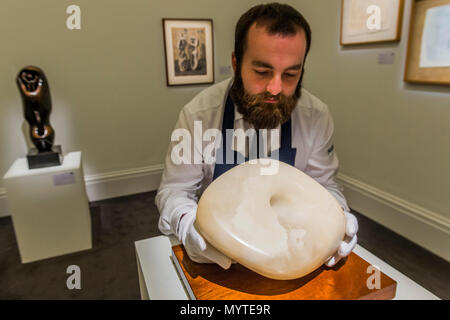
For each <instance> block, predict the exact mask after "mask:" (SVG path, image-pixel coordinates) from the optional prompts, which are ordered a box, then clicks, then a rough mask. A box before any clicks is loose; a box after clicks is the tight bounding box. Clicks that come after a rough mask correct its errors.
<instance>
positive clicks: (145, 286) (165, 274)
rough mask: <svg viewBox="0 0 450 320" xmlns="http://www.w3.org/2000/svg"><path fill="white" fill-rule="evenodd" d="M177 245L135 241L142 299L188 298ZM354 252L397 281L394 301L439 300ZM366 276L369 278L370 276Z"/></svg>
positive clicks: (164, 241) (174, 242) (382, 264)
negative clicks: (174, 257)
mask: <svg viewBox="0 0 450 320" xmlns="http://www.w3.org/2000/svg"><path fill="white" fill-rule="evenodd" d="M177 244H179V241H178V240H177V239H176V238H175V237H173V236H170V237H167V236H158V237H153V238H149V239H145V240H140V241H136V242H135V247H136V258H137V265H138V273H139V285H140V290H141V298H142V299H154V300H173V299H177V300H186V299H189V295H188V294H187V292H186V290H185V288H184V286H183V283H182V280H181V279H180V277H179V275H178V273H177V271H176V269H175V266H174V264H173V262H172V260H171V254H172V246H173V245H177ZM354 252H355V253H356V254H357V255H359V256H360V257H361V258H363V259H364V260H366V261H367V262H369V263H370V264H372V265H374V266H376V267H378V268H379V269H380V270H381V272H383V273H385V274H386V275H388V276H389V277H391V278H392V279H394V280H395V281H397V292H396V295H395V298H394V300H437V299H439V298H438V297H436V296H435V295H434V294H432V293H431V292H429V291H428V290H426V289H424V288H423V287H421V286H420V285H418V284H417V283H415V282H414V281H412V280H411V279H409V278H408V277H406V276H405V275H403V274H402V273H401V272H399V271H397V270H395V269H394V268H392V267H391V266H389V265H388V264H387V263H385V262H384V261H382V260H380V259H379V258H377V257H376V256H374V255H373V254H371V253H370V252H369V251H367V250H366V249H364V248H363V247H361V246H359V245H356V248H355V250H354ZM367 276H368V277H369V276H370V274H368V275H367Z"/></svg>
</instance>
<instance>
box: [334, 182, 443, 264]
mask: <svg viewBox="0 0 450 320" xmlns="http://www.w3.org/2000/svg"><path fill="white" fill-rule="evenodd" d="M337 181H338V182H339V183H341V184H342V185H343V186H344V190H345V191H344V193H345V197H346V198H347V201H348V204H349V206H350V207H351V208H352V209H354V210H355V211H357V212H359V213H361V214H363V215H364V216H367V217H368V218H370V219H372V220H374V221H376V222H378V223H380V224H381V225H383V226H385V227H386V228H388V229H390V230H392V231H394V232H396V233H398V234H400V235H401V236H403V237H405V238H407V239H408V240H410V241H412V242H414V243H416V244H418V245H419V246H421V247H423V248H425V249H427V250H429V251H431V252H433V253H434V254H436V255H438V256H440V257H442V258H443V259H445V260H447V261H450V247H449V246H450V219H448V218H446V217H443V216H442V215H439V214H437V213H435V212H432V211H430V210H428V209H426V208H423V207H420V206H417V205H415V204H413V203H411V202H408V201H405V200H403V199H401V198H398V197H396V196H394V195H392V194H389V193H386V192H384V191H382V190H380V189H377V188H375V187H373V186H370V185H368V184H365V183H363V182H361V181H358V180H356V179H353V178H351V177H349V176H346V175H344V174H341V173H339V174H338V175H337Z"/></svg>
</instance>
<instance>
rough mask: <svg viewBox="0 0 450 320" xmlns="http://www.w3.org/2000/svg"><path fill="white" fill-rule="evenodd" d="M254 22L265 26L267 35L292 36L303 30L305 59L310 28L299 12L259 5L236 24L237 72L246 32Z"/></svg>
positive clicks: (244, 47)
mask: <svg viewBox="0 0 450 320" xmlns="http://www.w3.org/2000/svg"><path fill="white" fill-rule="evenodd" d="M255 22H256V24H257V25H258V26H265V27H266V28H267V31H268V33H269V34H281V35H283V36H294V35H295V34H296V33H297V32H298V31H299V30H304V31H305V34H306V52H305V59H306V56H307V55H308V51H309V48H310V46H311V28H310V27H309V24H308V21H306V19H305V18H304V17H303V16H302V15H301V13H300V12H298V11H297V10H295V9H294V8H292V7H291V6H289V5H287V4H280V3H269V4H261V5H257V6H255V7H253V8H251V9H250V10H248V11H247V12H246V13H244V14H243V15H242V16H241V17H240V18H239V21H238V23H237V24H236V31H235V34H234V54H235V56H236V62H237V68H238V70H240V66H241V62H242V57H243V56H244V52H245V50H246V46H247V34H248V30H249V29H250V27H251V26H252V25H253V23H255Z"/></svg>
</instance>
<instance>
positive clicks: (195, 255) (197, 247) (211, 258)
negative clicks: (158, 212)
mask: <svg viewBox="0 0 450 320" xmlns="http://www.w3.org/2000/svg"><path fill="white" fill-rule="evenodd" d="M196 213H197V208H195V209H194V210H192V211H190V212H188V213H186V214H185V215H184V216H182V217H181V220H180V222H179V223H178V239H179V240H180V241H181V242H182V243H183V245H184V248H185V249H186V252H187V254H188V255H189V258H191V260H192V261H195V262H199V263H217V264H218V265H219V266H221V267H222V268H224V269H228V268H229V267H230V266H231V259H230V258H228V257H227V256H225V255H224V254H223V253H221V252H219V251H218V250H217V249H215V248H214V247H213V246H212V245H210V244H207V243H206V241H205V239H203V237H202V236H201V235H200V234H199V233H198V231H197V229H195V226H194V221H195V217H196Z"/></svg>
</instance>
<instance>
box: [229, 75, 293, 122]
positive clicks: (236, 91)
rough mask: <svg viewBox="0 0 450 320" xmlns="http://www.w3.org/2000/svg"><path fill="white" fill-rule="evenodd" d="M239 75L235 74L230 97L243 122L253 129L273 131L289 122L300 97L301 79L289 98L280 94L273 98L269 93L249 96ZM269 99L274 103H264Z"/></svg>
mask: <svg viewBox="0 0 450 320" xmlns="http://www.w3.org/2000/svg"><path fill="white" fill-rule="evenodd" d="M239 73H240V72H236V76H235V79H234V81H233V84H232V85H231V88H230V95H231V98H232V99H233V102H234V103H235V104H236V105H237V110H238V111H239V112H240V113H241V114H242V115H243V117H244V120H245V121H247V122H248V123H250V124H252V125H253V126H254V127H255V129H274V128H276V127H277V126H278V125H282V124H283V123H285V122H286V121H288V120H289V118H290V117H291V113H292V111H293V110H294V108H295V106H296V105H297V101H298V99H299V98H300V95H301V79H300V80H299V84H298V86H297V90H296V91H295V93H294V94H293V95H291V96H285V95H284V94H282V93H279V94H278V95H276V96H273V95H272V94H270V93H269V92H264V93H259V94H250V93H248V92H247V91H246V90H245V89H244V84H243V82H242V77H241V76H240V74H239ZM270 98H274V99H275V100H276V102H275V103H267V102H264V101H265V100H268V99H270Z"/></svg>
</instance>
